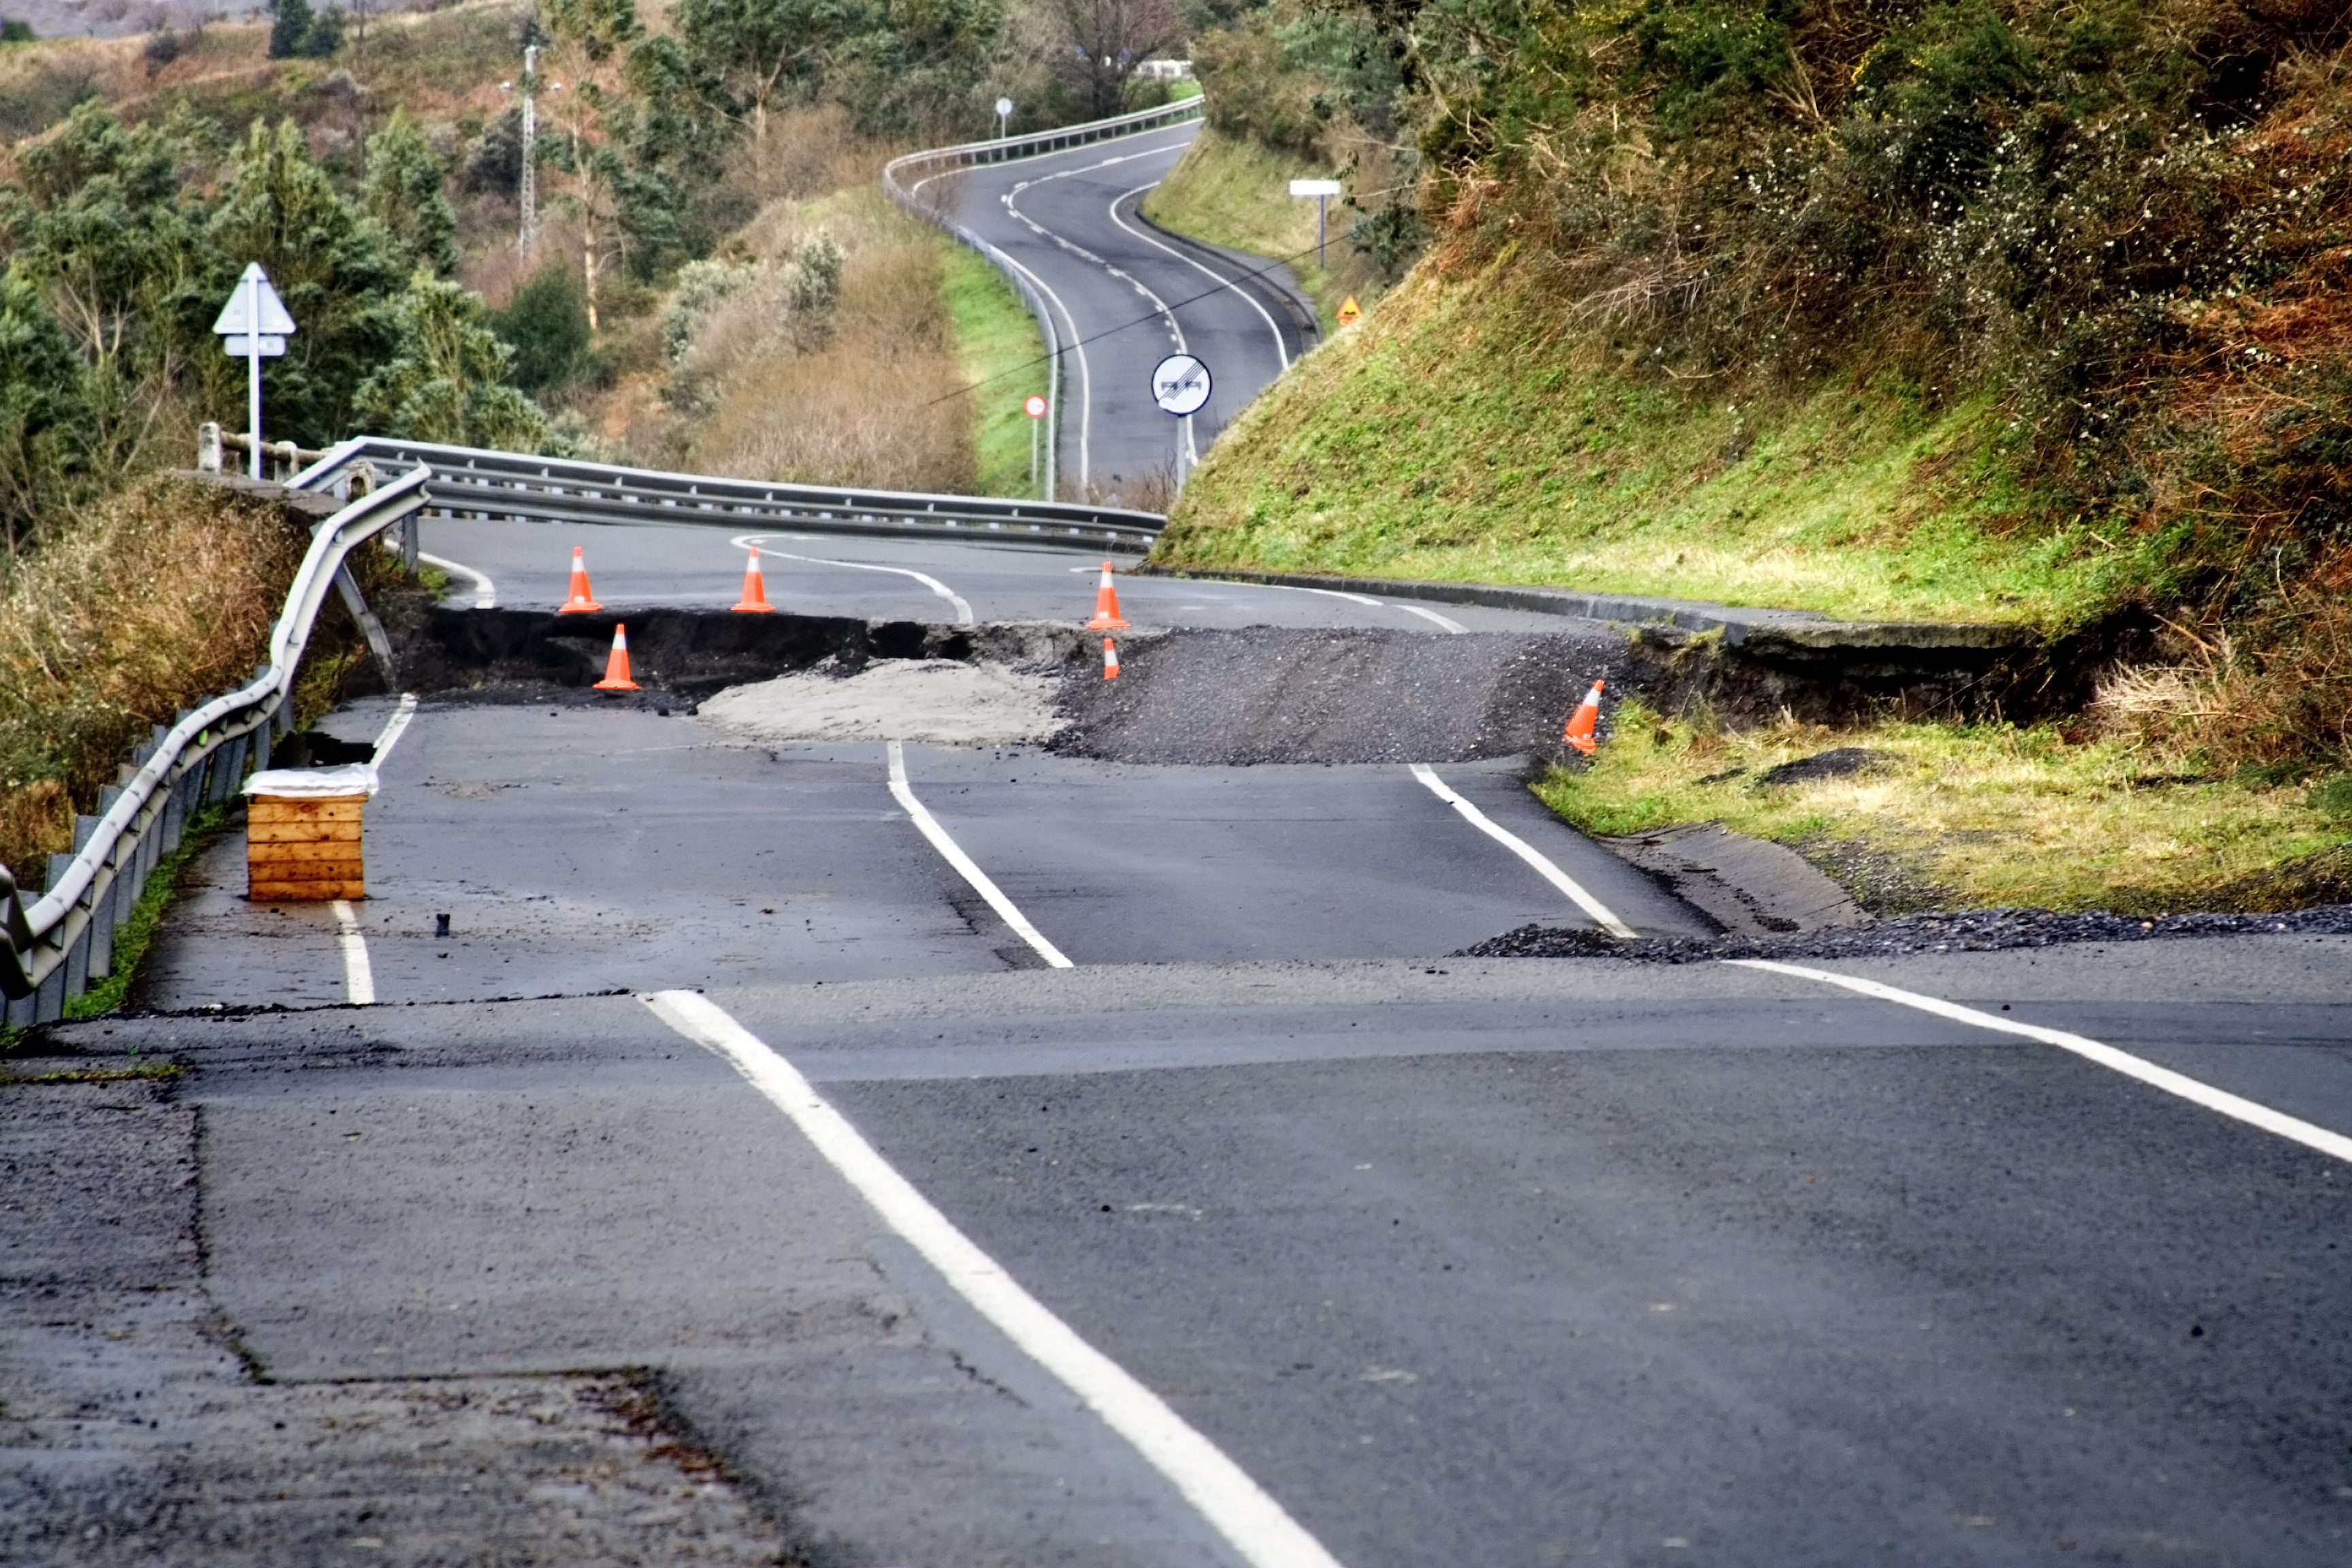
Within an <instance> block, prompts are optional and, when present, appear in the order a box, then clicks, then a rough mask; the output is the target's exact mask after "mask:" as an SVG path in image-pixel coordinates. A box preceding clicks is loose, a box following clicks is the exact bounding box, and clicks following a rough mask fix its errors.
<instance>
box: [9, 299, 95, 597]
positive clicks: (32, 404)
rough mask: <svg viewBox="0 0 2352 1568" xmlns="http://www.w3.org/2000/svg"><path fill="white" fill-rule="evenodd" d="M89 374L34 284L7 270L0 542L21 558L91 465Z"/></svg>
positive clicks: (64, 330) (71, 342)
mask: <svg viewBox="0 0 2352 1568" xmlns="http://www.w3.org/2000/svg"><path fill="white" fill-rule="evenodd" d="M85 379H86V373H85V370H84V367H83V365H82V362H81V360H80V357H79V355H77V354H76V353H74V347H73V340H72V338H71V337H69V336H68V334H67V332H66V329H65V324H64V323H63V322H61V321H58V318H57V315H56V313H55V312H54V311H52V310H50V309H49V308H48V305H47V301H45V300H43V299H42V298H41V291H40V289H38V288H37V287H36V286H35V285H34V283H33V281H32V279H28V278H26V277H25V276H24V275H23V274H22V273H20V272H17V271H16V270H15V269H13V268H12V269H11V270H9V271H8V272H5V273H0V539H5V542H6V544H7V548H8V552H9V553H10V554H12V555H13V554H15V553H16V552H17V551H18V550H19V549H20V548H22V547H23V545H24V544H25V543H26V542H27V541H28V540H29V538H30V535H31V533H32V531H33V527H34V525H35V524H36V522H37V521H38V520H39V518H40V517H41V515H42V513H43V512H44V511H45V510H47V509H48V508H49V507H50V506H51V505H53V504H55V503H56V502H57V501H58V500H63V499H65V498H66V497H67V496H68V494H69V492H70V490H71V488H72V486H73V484H74V482H75V481H76V480H77V479H79V478H81V477H82V476H83V475H84V474H85V473H86V472H87V471H88V468H89V450H90V447H91V445H92V442H91V439H90V435H91V433H90V430H89V423H90V421H89V407H88V405H87V401H86V399H85V396H84V391H85Z"/></svg>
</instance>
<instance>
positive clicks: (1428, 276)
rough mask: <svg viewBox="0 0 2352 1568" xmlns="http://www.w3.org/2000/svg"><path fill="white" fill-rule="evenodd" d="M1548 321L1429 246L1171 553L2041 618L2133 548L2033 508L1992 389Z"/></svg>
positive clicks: (1848, 608) (1290, 394)
mask: <svg viewBox="0 0 2352 1568" xmlns="http://www.w3.org/2000/svg"><path fill="white" fill-rule="evenodd" d="M1544 324H1545V316H1544V312H1542V311H1541V310H1539V309H1538V306H1537V305H1536V304H1535V303H1534V302H1532V301H1530V300H1527V299H1524V298H1522V297H1520V296H1519V295H1518V293H1517V290H1516V289H1514V288H1513V286H1512V285H1511V283H1510V281H1509V279H1508V275H1507V273H1505V274H1504V275H1502V276H1501V277H1496V276H1492V275H1490V276H1487V277H1480V278H1468V279H1446V278H1443V277H1441V276H1439V275H1437V274H1436V273H1435V272H1434V271H1433V268H1430V267H1429V266H1427V265H1426V264H1424V266H1423V268H1422V269H1421V270H1420V271H1419V272H1417V273H1416V274H1415V275H1414V276H1413V277H1412V279H1411V280H1410V281H1409V282H1408V283H1407V284H1406V285H1405V286H1404V287H1403V288H1402V289H1399V290H1398V291H1397V292H1396V293H1395V294H1392V295H1391V296H1390V297H1389V298H1388V299H1387V300H1385V301H1383V302H1382V303H1381V307H1380V308H1379V309H1378V310H1376V311H1374V312H1373V313H1372V314H1370V316H1368V317H1367V318H1366V319H1365V320H1364V321H1362V322H1361V323H1360V324H1359V325H1358V326H1357V327H1356V328H1354V329H1353V330H1351V331H1348V332H1345V333H1343V334H1341V335H1340V336H1339V338H1338V339H1336V340H1335V341H1333V342H1331V343H1329V344H1328V346H1326V347H1325V348H1324V349H1322V350H1321V351H1320V352H1318V353H1316V354H1315V355H1314V356H1313V357H1312V358H1310V359H1309V360H1307V362H1306V363H1304V364H1302V365H1301V366H1300V368H1299V369H1298V370H1297V371H1296V372H1294V373H1293V374H1291V375H1290V376H1289V377H1288V378H1287V379H1286V380H1285V381H1283V382H1282V383H1281V384H1278V385H1277V386H1276V387H1275V388H1274V389H1273V390H1272V391H1271V392H1269V393H1268V394H1267V395H1265V397H1263V398H1261V399H1260V400H1259V401H1258V402H1257V403H1256V404H1255V405H1253V406H1252V407H1251V408H1250V410H1249V411H1248V412H1247V413H1245V414H1244V416H1243V417H1242V419H1241V420H1240V421H1238V422H1237V423H1236V425H1235V426H1234V428H1233V429H1232V430H1230V431H1229V432H1228V433H1227V434H1226V435H1225V437H1223V439H1222V440H1221V441H1220V442H1219V443H1218V444H1217V447H1216V450H1215V451H1214V453H1213V454H1212V455H1211V456H1210V457H1209V458H1208V459H1207V460H1206V461H1205V462H1204V463H1203V464H1202V468H1201V471H1200V473H1199V475H1198V476H1197V477H1196V478H1195V479H1193V480H1192V484H1191V486H1190V487H1189V488H1188V489H1186V491H1185V495H1184V500H1183V504H1182V505H1181V507H1180V508H1179V510H1178V512H1177V515H1176V518H1175V520H1174V526H1172V527H1171V530H1170V531H1169V533H1168V535H1167V537H1166V539H1165V541H1164V542H1163V543H1162V545H1161V546H1160V559H1161V560H1163V561H1165V562H1167V563H1171V564H1186V565H1254V566H1265V567H1273V568H1282V569H1292V570H1307V571H1346V572H1360V573H1369V574H1381V575H1387V576H1402V577H1432V578H1445V579H1455V580H1486V581H1500V582H1525V583H1545V584H1563V585H1571V586H1575V587H1580V588H1589V589H1596V590H1608V591H1614V592H1623V593H1636V594H1659V595H1672V596H1675V597H1683V598H1694V599H1707V600H1714V601H1717V602H1721V603H1726V604H1738V605H1781V606H1786V607H1791V608H1801V609H1814V610H1821V611H1824V612H1827V613H1829V614H1832V615H1837V616H1874V617H1875V616H1885V617H1898V618H1919V619H1941V620H2025V621H2030V622H2032V623H2035V624H2039V625H2043V626H2063V625H2067V624H2070V623H2073V622H2075V621H2078V620H2079V619H2081V618H2082V617H2083V616H2085V615H2086V614H2089V613H2091V612H2093V611H2095V609H2097V608H2098V607H2100V606H2102V605H2105V603H2107V602H2108V601H2109V600H2110V599H2111V597H2112V595H2114V594H2115V592H2116V589H2117V587H2118V585H2119V584H2120V583H2121V582H2123V581H2124V580H2125V577H2124V575H2122V574H2125V573H2127V571H2128V568H2129V566H2130V552H2129V550H2128V549H2127V548H2121V547H2115V546H2111V545H2110V544H2109V543H2108V542H2106V541H2105V540H2102V539H2100V538H2098V537H2097V536H2095V534H2094V533H2092V532H2091V531H2090V530H2089V529H2088V528H2086V527H2084V526H2081V525H2078V524H2075V523H2073V522H2070V521H2066V520H2063V519H2047V518H2037V517H2036V516H2034V515H2033V512H2032V506H2031V503H2030V500H2029V499H2028V498H2027V497H2025V496H2024V495H2022V494H2021V492H2020V491H2019V490H2018V489H2017V487H2016V486H2015V485H2014V484H2013V483H2012V482H2011V480H2010V479H2009V478H2008V476H2007V473H2006V471H2005V468H2004V465H2003V463H2002V460H2001V458H2002V453H2001V450H2000V434H2001V432H2000V428H1999V426H1998V425H1997V423H1996V421H1995V419H1994V417H1993V416H1991V415H1990V413H1989V412H1988V408H1989V404H1988V403H1987V402H1986V401H1984V400H1973V401H1962V402H1960V403H1959V404H1958V405H1957V406H1951V407H1947V408H1943V409H1941V410H1937V411H1934V412H1929V411H1927V410H1925V409H1923V407H1922V405H1921V404H1920V402H1919V400H1918V398H1917V397H1916V393H1915V390H1914V389H1912V388H1909V387H1906V386H1902V385H1899V384H1890V383H1889V382H1887V381H1885V380H1881V381H1878V382H1874V383H1869V384H1861V385H1854V384H1840V385H1834V386H1831V387H1827V388H1824V389H1822V390H1820V391H1818V392H1816V393H1814V394H1812V395H1811V396H1807V397H1801V398H1797V399H1793V400H1784V401H1781V402H1779V403H1775V404H1771V405H1761V406H1759V405H1748V406H1740V405H1735V404H1732V403H1729V402H1727V401H1726V400H1724V399H1723V398H1721V397H1720V396H1716V395H1709V394H1708V393H1707V392H1706V390H1705V389H1703V388H1694V387H1691V386H1689V385H1688V384H1675V383H1672V382H1661V381H1656V380H1647V379H1643V378H1637V377H1635V376H1633V375H1630V374H1627V373H1626V372H1625V371H1624V370H1622V368H1620V367H1619V366H1617V365H1615V364H1613V363H1592V362H1590V361H1588V362H1587V363H1583V364H1579V363H1576V362H1575V361H1574V360H1573V359H1571V358H1570V356H1569V355H1568V354H1567V353H1565V352H1564V351H1562V350H1561V349H1559V347H1557V346H1556V345H1553V344H1551V343H1548V342H1544V341H1543V337H1544V336H1545V335H1546V334H1545V331H1544Z"/></svg>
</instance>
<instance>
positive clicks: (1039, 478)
mask: <svg viewBox="0 0 2352 1568" xmlns="http://www.w3.org/2000/svg"><path fill="white" fill-rule="evenodd" d="M938 243H939V246H940V270H941V272H942V274H943V278H944V284H945V288H946V290H947V301H948V313H949V315H950V317H951V318H952V319H953V321H954V323H955V338H956V350H957V353H958V356H959V358H960V359H961V362H962V364H963V377H964V383H965V384H966V385H968V386H970V387H971V440H972V448H973V453H974V456H975V460H976V461H977V463H978V465H979V493H980V494H982V495H991V496H1034V495H1037V494H1039V493H1040V491H1041V490H1042V489H1043V488H1044V485H1045V475H1044V474H1043V473H1042V472H1040V473H1038V474H1036V475H1035V476H1034V477H1033V476H1032V475H1031V473H1030V458H1029V455H1030V442H1031V435H1030V432H1031V427H1032V425H1033V423H1034V424H1043V423H1044V422H1043V421H1042V420H1040V421H1034V422H1033V421H1032V420H1031V419H1030V417H1029V416H1028V415H1027V414H1026V413H1025V412H1024V411H1023V408H1022V403H1023V401H1024V399H1025V398H1027V397H1028V396H1029V395H1031V394H1032V393H1037V394H1043V393H1044V392H1045V368H1046V367H1045V339H1044V338H1043V337H1041V336H1039V335H1038V331H1037V323H1036V321H1034V319H1033V318H1032V317H1031V316H1030V314H1029V310H1028V307H1026V306H1025V305H1024V304H1022V302H1021V296H1020V295H1019V294H1017V293H1015V292H1014V291H1013V285H1012V284H1010V283H1007V282H1006V281H1005V280H1004V277H1003V274H1002V273H1000V272H998V271H997V270H996V268H993V267H992V266H990V265H989V264H988V263H987V261H986V260H984V259H982V257H981V255H980V253H979V252H977V251H975V250H973V249H971V247H968V246H964V245H960V244H958V243H957V242H956V241H954V240H952V239H950V238H948V237H945V236H941V237H940V239H939V242H938ZM1040 434H1041V437H1042V432H1041V433H1040ZM1041 460H1042V459H1041Z"/></svg>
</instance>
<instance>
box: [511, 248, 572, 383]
mask: <svg viewBox="0 0 2352 1568" xmlns="http://www.w3.org/2000/svg"><path fill="white" fill-rule="evenodd" d="M489 321H490V330H491V331H495V332H497V333H498V335H499V337H500V338H502V339H504V340H505V341H506V342H507V345H508V346H509V347H510V348H512V349H513V350H514V363H513V366H512V367H511V368H510V370H509V373H508V379H509V380H510V381H512V382H513V383H514V384H516V385H517V386H519V387H520V388H522V389H523V391H525V392H527V393H532V394H541V393H546V392H551V391H554V390H556V389H557V388H560V387H562V386H563V385H565V384H568V383H569V382H570V381H571V380H572V377H574V376H576V375H577V374H580V367H581V365H582V363H583V362H584V361H585V360H586V359H587V357H588V311H587V308H586V306H585V305H584V304H583V301H582V299H581V295H580V279H577V278H574V277H573V276H572V269H571V268H569V267H566V266H565V265H564V264H563V263H562V260H561V259H558V260H554V261H551V262H550V263H548V264H547V265H546V266H544V267H541V268H540V269H539V270H538V271H536V272H534V273H532V274H531V275H530V277H529V278H527V279H524V280H523V283H522V286H521V287H520V288H519V289H516V290H515V291H514V298H513V299H512V300H509V301H507V308H506V309H505V310H493V311H491V312H490V317H489Z"/></svg>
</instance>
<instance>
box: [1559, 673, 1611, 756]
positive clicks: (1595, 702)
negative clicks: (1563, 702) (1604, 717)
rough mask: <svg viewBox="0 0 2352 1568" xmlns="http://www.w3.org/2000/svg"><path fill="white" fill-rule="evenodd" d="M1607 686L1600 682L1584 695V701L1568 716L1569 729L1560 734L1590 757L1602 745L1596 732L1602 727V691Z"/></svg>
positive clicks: (1594, 683)
mask: <svg viewBox="0 0 2352 1568" xmlns="http://www.w3.org/2000/svg"><path fill="white" fill-rule="evenodd" d="M1605 684H1607V683H1606V682H1605V681H1599V680H1596V681H1594V682H1593V683H1592V689H1591V690H1590V691H1588V692H1586V693H1585V694H1584V700H1583V701H1581V702H1580V703H1578V704H1577V705H1576V711H1575V712H1573V713H1571V714H1570V715H1569V716H1568V727H1567V728H1566V729H1564V730H1562V731H1560V732H1559V738H1560V739H1561V740H1563V741H1565V742H1568V743H1569V744H1570V745H1571V746H1574V747H1575V748H1576V749H1577V750H1578V751H1580V752H1583V753H1584V754H1585V755H1586V756H1588V757H1589V756H1591V754H1592V752H1593V749H1594V748H1595V747H1596V746H1598V745H1599V744H1600V743H1601V742H1600V740H1599V738H1598V736H1597V735H1596V734H1595V733H1594V731H1597V730H1598V729H1599V728H1600V726H1601V687H1602V686H1604V685H1605Z"/></svg>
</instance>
